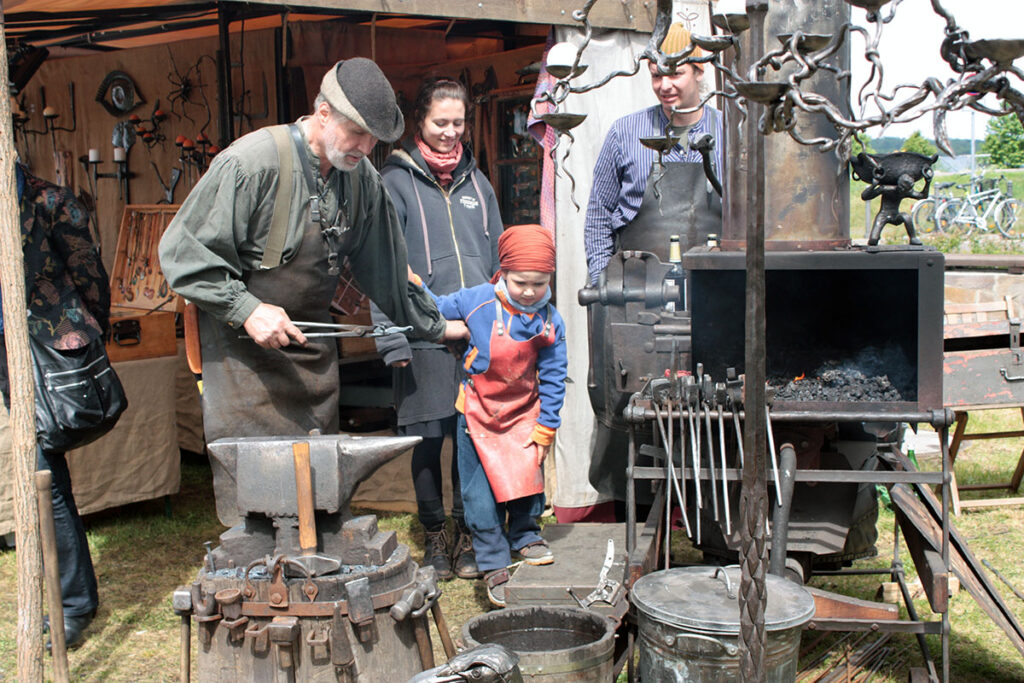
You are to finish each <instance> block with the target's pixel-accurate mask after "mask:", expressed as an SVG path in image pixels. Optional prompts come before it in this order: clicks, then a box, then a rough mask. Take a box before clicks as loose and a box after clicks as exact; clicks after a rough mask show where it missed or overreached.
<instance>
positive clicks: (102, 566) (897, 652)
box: [0, 411, 1024, 683]
mask: <svg viewBox="0 0 1024 683" xmlns="http://www.w3.org/2000/svg"><path fill="white" fill-rule="evenodd" d="M1014 419H1016V420H1017V421H1018V422H1019V420H1020V414H1019V412H1016V413H1015V412H1014V411H992V412H990V413H983V414H979V415H978V417H977V418H976V419H975V420H974V421H973V422H972V424H971V427H970V428H971V430H972V431H983V430H992V429H995V428H1008V427H1010V426H1012V425H1013V421H1014ZM1019 449H1020V443H1019V440H1018V441H1010V442H1006V443H1003V442H994V441H975V442H970V443H969V444H967V445H966V446H965V448H964V450H963V451H962V453H961V458H960V462H959V463H958V465H957V472H958V475H959V476H960V480H961V482H963V483H967V482H979V481H982V482H984V481H996V482H998V481H1005V480H1007V479H1008V478H1009V476H1010V473H1011V472H1012V471H1013V467H1014V465H1015V464H1016V461H1017V457H1018V455H1019V452H1020V451H1019ZM936 465H937V461H935V460H934V459H932V460H929V459H927V458H923V462H922V467H925V468H932V467H935V466H936ZM1003 493H1004V492H990V493H987V494H966V493H965V494H964V497H968V495H974V496H977V495H988V496H993V495H1003ZM171 510H172V515H171V516H170V517H167V516H165V514H164V504H163V502H162V501H151V502H148V503H139V504H136V505H130V506H126V507H123V508H118V509H115V510H109V511H106V512H103V513H99V514H96V515H92V516H90V517H88V518H86V525H87V528H88V536H89V542H90V547H91V548H92V553H93V559H94V561H95V564H96V569H97V574H98V577H99V583H100V602H101V605H100V611H99V614H98V616H97V618H96V621H95V622H94V623H93V626H92V627H91V628H90V630H89V639H88V640H87V641H86V643H85V644H84V646H82V647H81V648H79V649H78V650H75V651H73V652H72V653H71V655H70V661H71V676H72V680H76V681H173V680H177V677H178V663H179V624H180V622H179V620H178V617H176V616H175V615H174V614H173V612H172V611H171V604H170V601H171V594H172V592H173V590H174V589H175V587H177V586H178V585H181V584H187V583H189V582H191V581H192V580H193V579H194V578H195V576H196V575H197V573H198V571H199V569H200V566H201V564H202V559H203V552H204V551H203V545H202V544H203V541H214V542H216V540H217V537H218V535H219V534H220V532H221V531H222V530H223V528H222V527H221V525H220V524H219V523H218V521H217V519H216V516H215V514H214V509H213V495H212V487H211V483H210V472H209V467H208V465H207V464H206V462H205V460H203V461H199V460H186V461H185V462H184V464H183V470H182V488H181V492H180V493H179V494H177V495H175V496H172V497H171ZM955 523H956V526H957V527H958V528H959V530H960V532H961V533H962V534H963V535H964V537H966V538H967V539H968V540H969V542H970V544H971V547H972V549H973V551H974V553H975V554H976V555H977V556H978V558H979V559H982V558H984V559H987V560H989V561H990V562H991V563H992V565H993V566H995V567H996V568H997V569H999V571H1000V572H1002V573H1003V574H1004V576H1006V577H1007V578H1008V579H1009V580H1010V581H1011V582H1013V583H1014V584H1015V585H1017V586H1019V587H1022V588H1024V563H1021V562H1020V561H1019V558H1018V553H1019V548H1021V547H1024V508H1020V507H1006V508H996V509H992V510H985V511H976V512H969V513H965V514H964V515H962V516H961V517H960V518H959V519H957V520H956V522H955ZM380 524H381V527H382V528H385V529H393V530H395V531H396V532H397V533H398V536H399V540H400V542H402V543H407V544H410V545H411V546H412V547H413V553H414V556H416V557H418V556H419V555H420V553H421V552H422V546H421V545H420V533H419V525H418V522H417V521H416V519H415V515H411V514H387V513H381V514H380ZM892 529H893V516H892V513H890V512H888V511H883V512H882V514H881V517H880V519H879V523H878V530H879V539H878V544H877V547H878V550H879V553H880V554H879V556H878V557H876V558H874V559H867V560H862V561H859V562H858V563H857V566H858V567H886V566H888V563H889V561H890V558H891V552H892V551H891V548H892ZM676 536H677V537H680V536H681V534H677V535H676ZM681 543H682V544H683V545H684V546H685V545H686V542H685V541H681ZM680 551H681V554H679V555H678V556H677V558H678V559H684V560H692V558H693V557H695V555H693V554H692V553H689V552H687V550H686V548H685V547H684V548H680ZM902 561H903V563H904V565H905V566H906V567H908V569H909V577H908V578H909V580H911V581H912V582H913V581H914V580H915V575H914V571H913V565H912V563H911V561H910V558H909V557H908V556H907V555H906V553H905V552H904V553H903V554H902ZM15 572H16V563H15V553H14V551H13V550H6V551H2V552H0V680H10V681H13V680H15V670H16V643H15V614H16V576H15ZM880 581H881V578H880V577H878V576H867V577H865V576H860V577H842V578H837V577H817V578H814V579H812V585H814V586H818V587H821V588H825V589H828V590H835V591H838V592H841V593H845V594H849V595H853V596H856V597H860V598H864V599H873V598H874V596H875V593H876V592H877V590H878V588H879V585H880ZM992 581H993V583H995V584H996V585H997V587H998V589H999V590H1000V592H1001V593H1002V594H1003V596H1004V600H1005V601H1006V602H1007V604H1008V605H1009V606H1010V608H1011V609H1012V610H1013V611H1014V613H1015V614H1016V615H1017V618H1018V619H1020V620H1024V603H1022V601H1020V600H1018V599H1017V598H1015V597H1013V595H1012V594H1011V593H1010V592H1009V590H1008V589H1006V588H1005V586H1003V585H1002V584H1000V583H999V582H998V581H997V580H996V579H995V578H994V577H993V578H992ZM442 590H443V591H444V593H443V595H442V597H441V605H442V607H443V610H444V613H445V615H446V617H447V620H448V625H449V627H450V631H451V633H452V635H453V636H454V637H456V638H457V637H458V634H459V632H460V629H461V627H462V624H463V623H465V621H466V620H468V619H469V618H470V617H472V616H474V615H476V614H480V613H482V612H484V611H486V610H487V609H488V604H487V600H486V596H485V595H484V592H483V589H482V587H481V586H480V584H479V582H471V581H462V580H455V581H449V582H446V583H444V584H442ZM916 604H917V609H918V610H919V611H920V612H921V614H922V615H924V617H925V618H929V619H934V618H936V616H935V615H931V614H930V612H929V611H928V606H927V603H926V602H925V601H924V600H923V599H919V600H918V601H917V603H916ZM951 618H952V625H953V635H952V639H951V643H952V658H951V664H952V671H953V680H955V681H968V682H973V681H978V682H981V681H1019V680H1024V660H1022V659H1021V657H1020V656H1019V655H1018V654H1017V652H1016V650H1015V649H1014V648H1013V647H1012V646H1011V645H1010V643H1009V641H1008V640H1007V639H1006V637H1005V636H1004V635H1003V634H1002V632H1001V631H999V630H998V629H997V628H996V627H995V626H994V625H993V624H992V622H991V621H990V620H989V619H988V617H986V616H985V615H984V613H982V612H981V610H980V608H979V607H978V606H977V604H976V603H975V602H974V601H973V600H972V599H971V597H970V596H969V595H968V594H967V593H966V592H965V591H961V592H960V593H959V594H958V595H957V596H955V597H954V598H953V599H952V600H951ZM814 637H815V635H814V634H811V633H806V634H805V643H807V642H810V641H811V640H812V639H813V638H814ZM194 638H195V634H194V632H193V646H192V647H193V654H194V653H195V652H196V651H197V648H198V644H197V643H195V640H194ZM835 639H836V637H834V636H830V638H829V639H828V640H826V641H824V642H823V643H822V644H821V646H824V645H825V644H828V643H831V642H834V640H835ZM438 641H439V639H438V638H437V637H436V634H435V636H434V638H433V642H434V649H435V654H436V656H437V657H438V659H439V661H440V658H441V656H442V653H441V649H440V643H439V642H438ZM848 642H849V641H848ZM821 646H819V649H820V647H821ZM890 646H891V647H892V648H893V649H892V653H891V655H890V656H889V658H888V659H887V662H886V666H885V667H883V670H882V671H881V672H880V675H879V676H876V678H874V679H873V680H875V681H904V680H906V677H907V671H908V669H909V667H910V666H919V665H920V655H919V653H918V650H917V646H916V642H915V640H914V639H913V637H911V636H894V638H893V640H892V641H891V643H890ZM931 647H932V652H933V653H935V655H936V656H937V655H938V653H939V652H940V650H939V646H938V641H937V639H932V642H931ZM841 649H842V648H841V647H840V648H839V651H841ZM814 658H815V653H813V652H812V653H808V655H807V656H806V657H805V658H804V663H805V664H806V663H808V662H810V661H812V660H813V659H814ZM47 667H49V660H47ZM194 673H195V672H194V667H193V674H194ZM812 680H813V679H812ZM396 683H398V682H396Z"/></svg>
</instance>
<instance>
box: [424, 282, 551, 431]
mask: <svg viewBox="0 0 1024 683" xmlns="http://www.w3.org/2000/svg"><path fill="white" fill-rule="evenodd" d="M428 291H429V290H428ZM432 295H433V297H434V301H435V303H437V308H438V310H440V311H441V315H443V316H444V317H445V318H447V319H448V320H464V321H465V322H466V326H467V327H468V328H469V334H470V339H469V348H468V349H466V353H465V354H464V355H463V366H464V367H465V368H466V373H467V374H469V375H476V374H480V373H482V372H484V371H486V370H487V368H488V367H490V364H491V329H492V327H493V326H494V321H495V309H496V307H495V305H494V299H495V296H496V295H495V291H494V285H492V284H491V283H489V282H487V283H484V284H482V285H477V286H476V287H470V288H468V289H460V290H458V291H457V292H454V293H452V294H447V295H444V296H438V295H436V294H433V293H432ZM501 312H502V319H503V322H504V324H505V328H506V329H507V330H508V334H509V335H510V336H511V338H512V339H514V340H516V341H526V340H528V339H530V338H531V337H534V336H536V335H538V334H541V333H542V332H543V329H544V325H545V324H546V323H547V321H548V315H550V316H551V322H552V324H553V325H554V327H555V343H554V344H551V345H550V346H546V347H544V348H543V349H541V350H540V352H539V354H538V357H537V391H538V393H539V394H540V416H539V417H538V418H537V423H538V424H540V425H542V426H544V427H548V428H549V429H558V427H559V425H560V424H561V423H562V419H561V418H560V417H559V416H558V413H559V411H561V409H562V403H563V402H564V401H565V377H566V372H567V370H568V359H567V357H566V344H565V321H563V320H562V316H561V315H559V313H558V311H556V310H555V307H554V306H547V307H545V308H543V309H541V310H540V311H538V312H537V313H523V312H521V311H519V310H518V309H516V308H514V304H511V303H509V302H506V301H504V300H503V301H502V309H501ZM499 362H500V359H499ZM464 387H465V383H463V388H464ZM456 407H457V408H459V411H460V412H462V392H461V391H460V395H459V403H458V404H457V406H456Z"/></svg>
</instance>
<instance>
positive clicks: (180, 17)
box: [3, 0, 654, 50]
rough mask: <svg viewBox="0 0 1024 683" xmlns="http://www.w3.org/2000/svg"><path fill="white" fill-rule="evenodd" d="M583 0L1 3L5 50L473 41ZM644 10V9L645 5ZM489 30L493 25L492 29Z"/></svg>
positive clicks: (599, 18)
mask: <svg viewBox="0 0 1024 683" xmlns="http://www.w3.org/2000/svg"><path fill="white" fill-rule="evenodd" d="M582 4H583V2H582V0H518V1H516V2H510V1H509V0H487V1H485V2H480V1H479V0H446V2H443V3H442V2H439V1H438V0H405V1H404V2H402V3H401V10H402V11H401V12H400V13H395V12H394V3H392V2H389V0H302V2H301V3H289V4H288V5H284V4H282V3H281V2H280V0H248V1H247V2H241V1H239V0H220V1H214V2H210V1H208V0H133V1H132V5H131V6H130V7H125V6H124V2H123V0H7V1H6V2H5V3H4V5H3V8H4V28H5V32H6V37H7V41H8V44H9V45H10V44H20V45H32V46H39V47H47V48H49V49H51V50H52V49H54V48H68V49H72V50H75V49H84V50H110V49H122V48H128V47H138V46H141V45H149V44H152V43H156V42H172V41H178V40H184V39H188V38H197V37H202V36H209V35H215V34H216V33H217V31H218V26H219V23H220V22H221V21H227V22H229V29H230V30H232V31H238V30H241V24H242V23H243V22H244V24H245V29H246V30H253V29H258V28H270V27H276V26H280V25H281V24H282V22H284V21H306V20H322V19H323V18H325V17H331V18H335V19H338V18H341V19H344V20H348V21H351V22H353V23H365V24H374V23H383V22H389V21H394V20H395V19H402V18H404V19H406V20H408V19H415V20H416V21H415V25H416V26H419V27H423V26H424V25H429V24H432V23H439V22H444V23H445V24H446V30H447V31H448V32H449V33H450V34H454V35H459V34H465V35H473V34H474V32H476V31H479V30H481V26H482V22H489V23H490V22H495V21H497V22H512V23H529V24H555V25H577V26H579V25H580V24H579V23H578V22H576V21H575V20H574V19H573V12H574V11H576V10H578V9H580V7H581V6H582ZM645 5H646V6H645ZM590 21H591V23H592V25H593V26H594V27H595V28H618V29H626V30H632V31H650V30H651V27H652V25H653V21H654V3H651V2H642V0H623V1H622V2H611V3H596V4H595V5H594V7H593V9H592V10H591V13H590ZM491 26H493V23H491Z"/></svg>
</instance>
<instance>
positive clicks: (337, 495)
mask: <svg viewBox="0 0 1024 683" xmlns="http://www.w3.org/2000/svg"><path fill="white" fill-rule="evenodd" d="M421 440H422V439H421V437H418V436H350V435H348V434H331V435H317V436H288V437H276V436H275V437H241V438H235V439H233V438H226V439H217V440H216V441H214V442H213V443H211V444H209V449H210V454H211V456H212V459H213V474H214V477H213V489H214V495H215V497H216V499H217V517H218V518H219V519H220V521H221V523H222V524H224V525H226V526H234V525H236V524H238V523H239V522H240V521H241V518H242V517H244V516H245V515H247V514H250V513H259V514H264V515H266V516H268V517H283V516H295V515H297V514H298V502H297V500H296V495H295V462H294V457H293V455H292V444H294V443H297V442H300V441H304V442H308V443H309V462H310V470H311V475H312V485H313V507H314V509H316V510H318V511H322V512H326V513H341V515H342V516H343V517H348V516H349V511H348V504H349V501H350V500H351V499H352V495H353V494H354V493H355V490H356V489H357V488H358V487H359V484H360V483H362V482H363V481H364V480H366V479H367V478H368V477H369V476H370V475H372V474H373V473H374V472H375V471H376V470H377V468H379V467H380V466H381V465H383V464H384V463H386V462H388V461H390V460H393V459H394V458H396V457H398V456H399V455H401V454H402V453H404V452H405V451H407V450H409V449H410V448H412V447H413V446H415V445H416V444H418V443H419V442H420V441H421Z"/></svg>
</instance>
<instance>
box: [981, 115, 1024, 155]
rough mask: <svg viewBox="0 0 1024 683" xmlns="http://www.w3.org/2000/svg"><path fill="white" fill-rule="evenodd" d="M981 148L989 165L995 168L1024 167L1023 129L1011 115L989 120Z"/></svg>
mask: <svg viewBox="0 0 1024 683" xmlns="http://www.w3.org/2000/svg"><path fill="white" fill-rule="evenodd" d="M986 130H987V135H986V136H985V141H984V142H983V143H981V148H982V150H984V151H985V152H987V153H988V154H989V155H990V156H989V165H990V166H995V167H996V168H1020V167H1021V166H1024V127H1022V126H1021V125H1020V119H1018V118H1017V117H1016V116H1014V115H1013V114H1009V115H1008V116H994V117H992V118H991V119H989V122H988V127H987V129H986Z"/></svg>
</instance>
